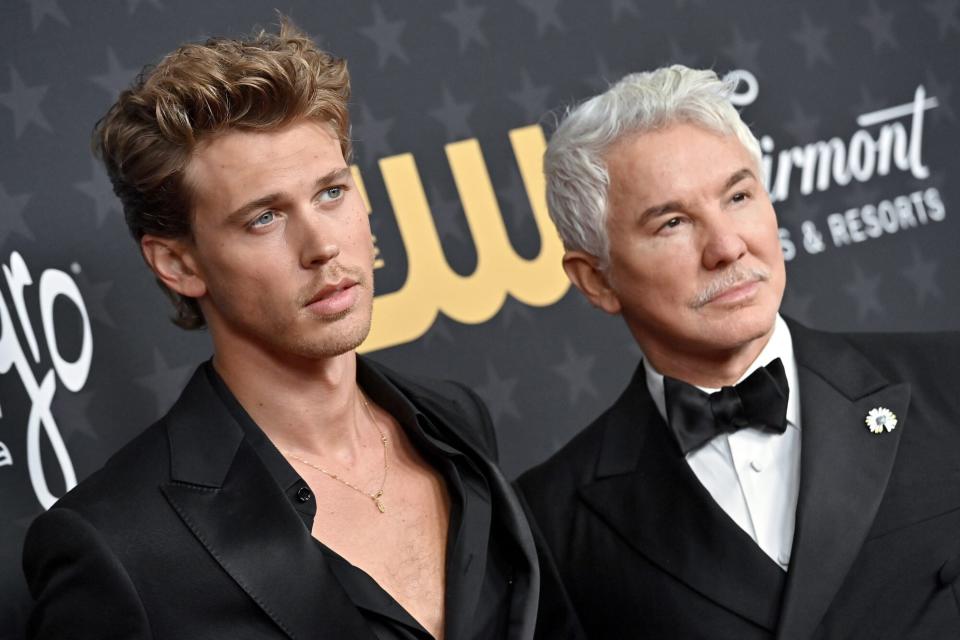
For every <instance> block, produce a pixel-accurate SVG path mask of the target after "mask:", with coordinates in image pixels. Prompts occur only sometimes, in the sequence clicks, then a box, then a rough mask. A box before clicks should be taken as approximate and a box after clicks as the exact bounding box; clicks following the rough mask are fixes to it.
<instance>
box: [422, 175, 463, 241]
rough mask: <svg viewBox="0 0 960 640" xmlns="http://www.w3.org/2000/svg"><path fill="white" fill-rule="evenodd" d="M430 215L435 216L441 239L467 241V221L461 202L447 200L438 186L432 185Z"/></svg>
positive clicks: (434, 219)
mask: <svg viewBox="0 0 960 640" xmlns="http://www.w3.org/2000/svg"><path fill="white" fill-rule="evenodd" d="M429 202H430V213H431V214H432V215H433V223H434V224H435V225H436V227H437V233H439V234H440V237H441V238H453V239H455V240H459V241H460V242H464V241H465V240H466V234H465V231H466V227H465V226H464V225H465V221H464V220H465V219H464V217H463V210H462V209H461V208H460V202H459V201H458V200H454V199H451V198H446V197H444V195H443V192H442V191H440V188H439V187H437V185H435V184H432V185H430V198H429Z"/></svg>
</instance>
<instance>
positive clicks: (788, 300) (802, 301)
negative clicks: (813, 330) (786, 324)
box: [781, 286, 813, 324]
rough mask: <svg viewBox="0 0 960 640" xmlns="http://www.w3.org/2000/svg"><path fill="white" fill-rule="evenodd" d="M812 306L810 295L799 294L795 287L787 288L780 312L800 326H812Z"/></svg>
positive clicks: (811, 295) (811, 296)
mask: <svg viewBox="0 0 960 640" xmlns="http://www.w3.org/2000/svg"><path fill="white" fill-rule="evenodd" d="M812 305H813V294H812V293H800V292H799V291H798V290H797V288H796V287H790V286H788V287H787V288H786V291H785V292H784V296H783V306H782V307H781V310H782V311H783V313H784V314H785V315H788V316H790V317H791V318H793V319H794V320H797V321H799V322H800V323H802V324H812V319H811V318H810V307H811V306H812Z"/></svg>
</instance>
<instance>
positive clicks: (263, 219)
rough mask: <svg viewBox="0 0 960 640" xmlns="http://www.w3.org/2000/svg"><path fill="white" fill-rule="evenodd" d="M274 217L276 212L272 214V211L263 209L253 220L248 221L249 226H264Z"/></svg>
mask: <svg viewBox="0 0 960 640" xmlns="http://www.w3.org/2000/svg"><path fill="white" fill-rule="evenodd" d="M275 217H276V214H274V213H273V211H264V212H263V213H261V214H260V215H259V216H257V217H256V219H254V221H253V222H251V223H250V226H251V227H265V226H267V225H268V224H270V223H271V222H273V219H274V218H275Z"/></svg>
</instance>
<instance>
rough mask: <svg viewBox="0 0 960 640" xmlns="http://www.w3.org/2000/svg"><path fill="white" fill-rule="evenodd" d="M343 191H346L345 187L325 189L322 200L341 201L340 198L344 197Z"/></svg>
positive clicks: (321, 195) (321, 196)
mask: <svg viewBox="0 0 960 640" xmlns="http://www.w3.org/2000/svg"><path fill="white" fill-rule="evenodd" d="M343 191H344V189H343V187H342V186H339V185H338V186H336V187H330V188H328V189H324V190H323V192H322V193H321V194H320V200H322V201H324V202H330V201H333V200H339V199H340V198H342V197H343Z"/></svg>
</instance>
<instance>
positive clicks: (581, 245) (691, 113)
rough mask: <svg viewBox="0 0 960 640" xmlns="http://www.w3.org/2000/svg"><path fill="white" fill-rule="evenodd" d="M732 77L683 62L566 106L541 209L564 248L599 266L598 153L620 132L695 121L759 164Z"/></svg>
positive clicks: (602, 190) (603, 185)
mask: <svg viewBox="0 0 960 640" xmlns="http://www.w3.org/2000/svg"><path fill="white" fill-rule="evenodd" d="M736 88H737V80H736V79H734V78H729V79H725V80H721V79H720V78H718V77H717V74H716V73H714V72H713V71H711V70H709V69H690V68H688V67H685V66H683V65H673V66H671V67H662V68H660V69H657V70H655V71H650V72H645V73H633V74H630V75H628V76H625V77H624V78H623V79H622V80H620V82H618V83H616V84H615V85H613V86H612V87H610V88H609V89H608V90H607V91H606V92H604V93H601V94H600V95H598V96H594V97H593V98H590V99H589V100H587V101H585V102H583V103H581V104H580V105H578V106H576V107H574V108H572V109H568V110H567V113H566V115H565V117H564V119H563V121H562V122H561V124H560V126H559V127H558V128H557V130H556V132H554V134H553V136H552V137H551V139H550V144H549V145H547V151H546V153H545V154H544V163H543V164H544V173H545V174H546V181H547V207H548V209H549V211H550V218H551V219H552V220H553V223H554V224H555V225H556V226H557V231H558V232H559V233H560V238H561V240H562V241H563V244H564V246H565V247H566V248H567V249H568V250H569V249H574V250H580V251H584V252H586V253H588V254H590V255H592V256H594V257H596V258H597V259H598V260H599V262H600V268H601V269H606V268H607V266H608V263H609V257H610V254H609V241H608V238H607V227H606V222H607V213H608V203H607V193H608V190H609V188H610V174H609V173H608V171H607V164H606V158H605V155H606V153H607V150H608V149H609V148H610V147H611V145H613V144H614V143H615V142H617V141H618V140H620V139H621V138H623V137H624V136H626V135H630V134H636V133H643V132H647V131H654V130H657V129H662V128H663V127H665V126H668V125H670V124H675V123H680V122H684V123H690V124H695V125H698V126H701V127H704V128H707V129H710V130H711V131H715V132H717V133H719V134H722V135H731V134H733V135H736V136H737V138H738V139H739V140H740V142H741V143H742V144H743V146H744V147H745V148H746V149H747V151H749V152H750V154H751V155H752V156H753V157H754V158H755V160H756V162H757V166H758V167H759V166H760V158H761V153H760V143H759V142H758V141H757V139H756V137H755V136H754V135H753V133H752V132H751V131H750V128H749V127H748V126H747V125H746V124H744V122H743V120H741V119H740V114H739V113H738V112H737V110H736V108H734V106H733V105H732V104H731V102H730V96H731V95H733V94H734V92H735V90H736Z"/></svg>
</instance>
